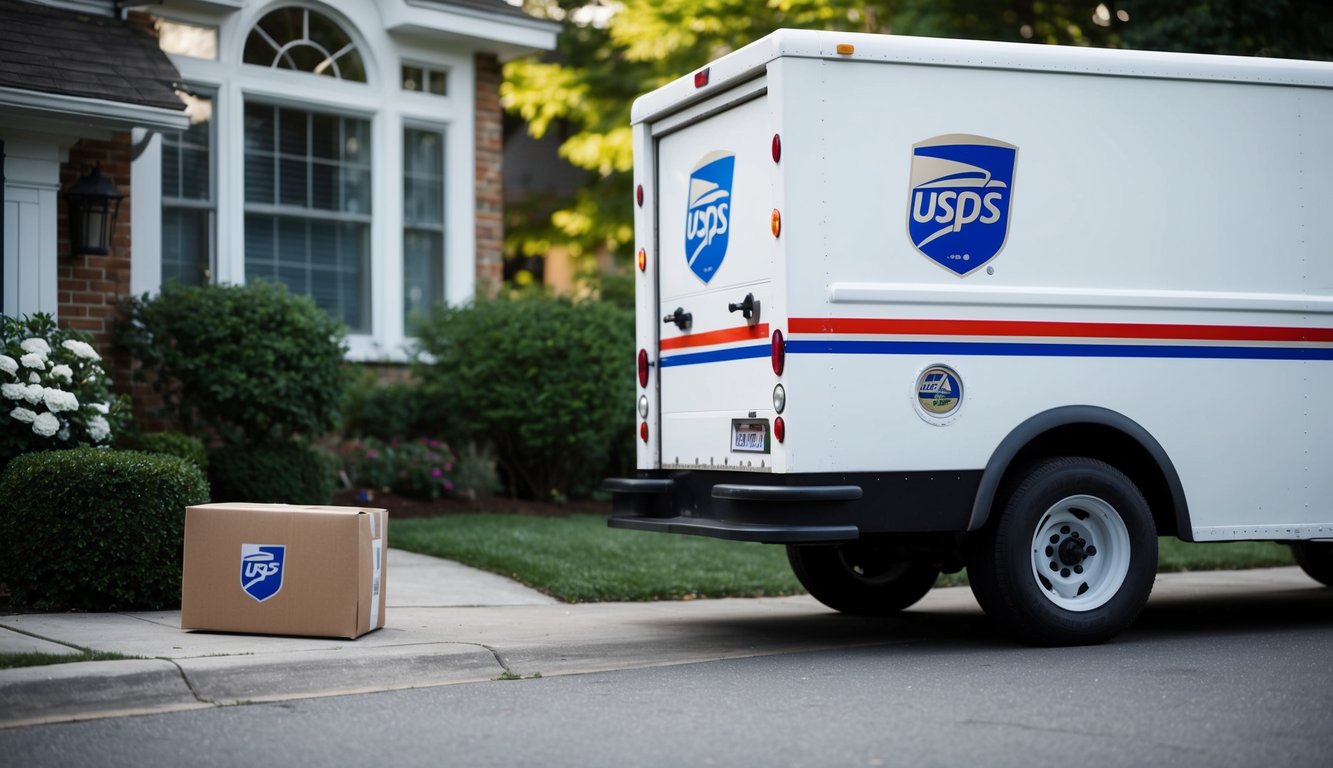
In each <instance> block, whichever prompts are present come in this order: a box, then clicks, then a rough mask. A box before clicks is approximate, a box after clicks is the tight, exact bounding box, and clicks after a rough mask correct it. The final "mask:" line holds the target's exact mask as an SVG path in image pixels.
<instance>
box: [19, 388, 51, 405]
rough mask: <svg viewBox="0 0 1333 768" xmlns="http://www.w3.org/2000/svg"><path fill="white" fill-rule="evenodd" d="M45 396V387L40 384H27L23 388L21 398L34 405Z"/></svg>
mask: <svg viewBox="0 0 1333 768" xmlns="http://www.w3.org/2000/svg"><path fill="white" fill-rule="evenodd" d="M45 396H46V387H43V386H42V385H41V384H29V385H28V386H26V387H24V388H23V399H24V400H27V401H28V402H30V403H32V404H33V405H36V404H38V403H40V402H42V398H43V397H45Z"/></svg>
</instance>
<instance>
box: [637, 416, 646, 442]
mask: <svg viewBox="0 0 1333 768" xmlns="http://www.w3.org/2000/svg"><path fill="white" fill-rule="evenodd" d="M639 439H640V440H642V441H644V442H645V443H646V442H648V422H646V421H641V422H639Z"/></svg>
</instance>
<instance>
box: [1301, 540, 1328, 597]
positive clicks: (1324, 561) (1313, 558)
mask: <svg viewBox="0 0 1333 768" xmlns="http://www.w3.org/2000/svg"><path fill="white" fill-rule="evenodd" d="M1291 553H1292V554H1293V555H1295V556H1296V564H1297V565H1299V566H1300V567H1301V570H1302V571H1305V573H1306V574H1307V575H1309V577H1310V578H1312V579H1314V580H1315V581H1317V582H1319V583H1320V584H1323V585H1325V586H1328V587H1333V542H1328V541H1294V542H1292V544H1291Z"/></svg>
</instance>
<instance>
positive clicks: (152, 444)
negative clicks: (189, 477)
mask: <svg viewBox="0 0 1333 768" xmlns="http://www.w3.org/2000/svg"><path fill="white" fill-rule="evenodd" d="M139 450H141V451H147V452H148V453H165V454H166V455H168V456H176V457H178V458H182V459H185V460H186V461H188V462H190V463H191V464H193V465H195V466H196V467H198V468H199V469H201V470H203V471H204V472H207V471H208V449H206V448H205V447H204V442H203V441H202V440H200V439H199V438H197V437H190V436H189V435H186V434H182V433H180V432H149V433H148V434H144V435H139Z"/></svg>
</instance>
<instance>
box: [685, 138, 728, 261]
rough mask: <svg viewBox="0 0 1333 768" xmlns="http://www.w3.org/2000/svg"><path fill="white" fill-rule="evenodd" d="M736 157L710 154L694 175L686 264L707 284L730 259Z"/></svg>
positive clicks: (688, 209) (687, 218) (688, 205)
mask: <svg viewBox="0 0 1333 768" xmlns="http://www.w3.org/2000/svg"><path fill="white" fill-rule="evenodd" d="M735 173H736V155H735V153H732V152H710V153H709V154H707V155H704V157H703V159H702V160H700V161H699V163H698V164H697V165H695V166H694V170H693V171H691V172H690V193H689V194H690V197H689V200H688V201H686V207H685V262H686V263H687V264H688V265H689V267H690V271H691V272H693V273H694V274H695V275H696V276H697V277H698V278H699V279H700V280H702V281H704V282H705V283H707V282H708V281H710V280H712V279H713V276H714V275H716V274H717V269H718V267H720V266H722V260H723V259H725V258H726V257H727V241H728V240H729V239H730V237H729V230H730V227H729V222H730V220H731V211H732V205H731V181H732V178H733V177H734V176H735Z"/></svg>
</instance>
